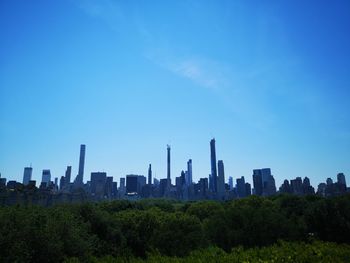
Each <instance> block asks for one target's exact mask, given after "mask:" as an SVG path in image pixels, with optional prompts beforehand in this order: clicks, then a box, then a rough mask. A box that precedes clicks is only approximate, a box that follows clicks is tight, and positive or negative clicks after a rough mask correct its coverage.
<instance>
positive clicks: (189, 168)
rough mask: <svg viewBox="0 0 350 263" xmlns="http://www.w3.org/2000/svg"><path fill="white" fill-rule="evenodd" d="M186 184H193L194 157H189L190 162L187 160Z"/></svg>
mask: <svg viewBox="0 0 350 263" xmlns="http://www.w3.org/2000/svg"><path fill="white" fill-rule="evenodd" d="M186 184H187V185H191V184H192V159H189V160H188V162H187V178H186Z"/></svg>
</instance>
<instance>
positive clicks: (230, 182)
mask: <svg viewBox="0 0 350 263" xmlns="http://www.w3.org/2000/svg"><path fill="white" fill-rule="evenodd" d="M228 185H229V187H230V190H232V189H233V178H232V176H230V177H229V178H228Z"/></svg>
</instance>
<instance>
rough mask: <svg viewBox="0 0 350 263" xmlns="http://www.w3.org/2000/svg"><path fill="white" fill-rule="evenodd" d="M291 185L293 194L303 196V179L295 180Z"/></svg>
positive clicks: (291, 181)
mask: <svg viewBox="0 0 350 263" xmlns="http://www.w3.org/2000/svg"><path fill="white" fill-rule="evenodd" d="M290 185H291V188H292V192H293V194H296V195H302V194H303V182H302V180H301V177H297V178H295V179H294V180H290Z"/></svg>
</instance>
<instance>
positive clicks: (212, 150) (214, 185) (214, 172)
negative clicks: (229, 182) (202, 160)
mask: <svg viewBox="0 0 350 263" xmlns="http://www.w3.org/2000/svg"><path fill="white" fill-rule="evenodd" d="M210 164H211V180H212V189H210V190H211V191H213V192H215V193H216V192H217V170H216V149H215V139H214V138H213V139H211V141H210Z"/></svg>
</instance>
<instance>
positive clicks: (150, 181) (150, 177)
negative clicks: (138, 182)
mask: <svg viewBox="0 0 350 263" xmlns="http://www.w3.org/2000/svg"><path fill="white" fill-rule="evenodd" d="M148 184H149V185H151V184H152V166H151V164H149V167H148Z"/></svg>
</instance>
